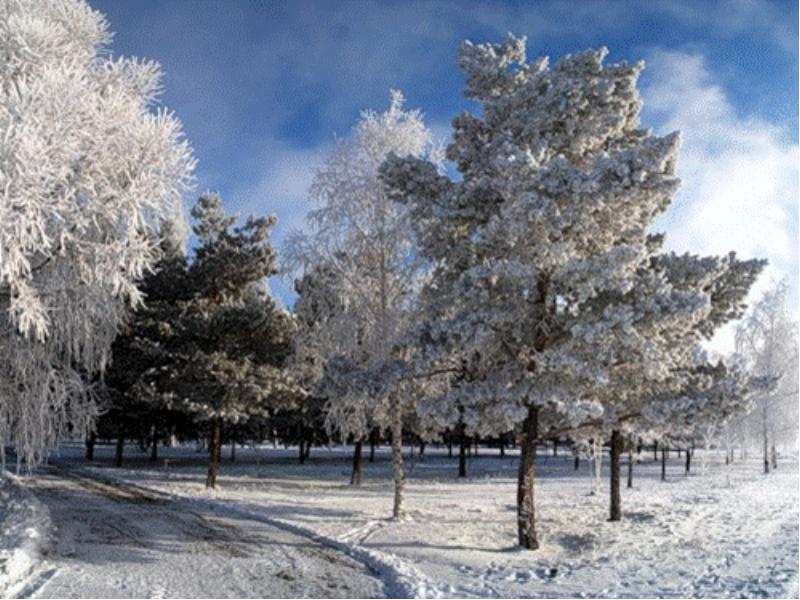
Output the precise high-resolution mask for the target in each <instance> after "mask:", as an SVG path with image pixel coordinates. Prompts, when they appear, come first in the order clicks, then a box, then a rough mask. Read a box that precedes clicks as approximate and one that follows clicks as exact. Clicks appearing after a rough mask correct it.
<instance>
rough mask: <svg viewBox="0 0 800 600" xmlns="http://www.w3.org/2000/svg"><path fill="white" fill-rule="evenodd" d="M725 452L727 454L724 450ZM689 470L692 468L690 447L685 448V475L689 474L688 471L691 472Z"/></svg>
mask: <svg viewBox="0 0 800 600" xmlns="http://www.w3.org/2000/svg"><path fill="white" fill-rule="evenodd" d="M725 454H726V455H727V451H726V452H725ZM691 470H692V449H691V448H687V449H686V476H687V477H688V476H689V473H690V472H691ZM701 470H702V469H701Z"/></svg>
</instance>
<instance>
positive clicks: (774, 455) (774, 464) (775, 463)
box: [771, 444, 778, 471]
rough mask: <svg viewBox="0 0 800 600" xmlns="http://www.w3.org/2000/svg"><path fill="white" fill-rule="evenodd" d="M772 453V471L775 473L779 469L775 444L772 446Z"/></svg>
mask: <svg viewBox="0 0 800 600" xmlns="http://www.w3.org/2000/svg"><path fill="white" fill-rule="evenodd" d="M771 453H772V470H773V471H774V470H775V469H777V468H778V451H777V450H776V449H775V444H772V450H771Z"/></svg>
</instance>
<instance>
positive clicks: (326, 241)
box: [286, 91, 439, 517]
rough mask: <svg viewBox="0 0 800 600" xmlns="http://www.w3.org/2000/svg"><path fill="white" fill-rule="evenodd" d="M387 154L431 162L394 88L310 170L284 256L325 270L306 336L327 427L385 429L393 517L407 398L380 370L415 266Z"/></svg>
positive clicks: (396, 333) (422, 135)
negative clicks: (305, 198)
mask: <svg viewBox="0 0 800 600" xmlns="http://www.w3.org/2000/svg"><path fill="white" fill-rule="evenodd" d="M391 153H395V154H398V155H401V156H412V157H416V158H430V159H431V160H432V161H433V163H432V164H435V165H437V164H438V161H439V159H438V157H437V156H436V153H435V146H434V144H433V137H432V134H431V132H430V131H429V130H428V129H427V128H426V127H425V124H424V123H423V119H422V115H421V114H420V112H419V111H416V110H412V111H407V110H404V108H403V96H402V95H401V94H400V93H399V92H396V91H395V92H392V95H391V104H390V106H389V109H388V110H387V111H386V112H383V113H375V112H371V111H367V112H364V113H363V114H362V116H361V120H360V121H359V122H358V124H357V125H356V127H355V129H354V131H353V132H352V135H351V136H350V137H348V138H347V139H344V140H340V141H339V142H338V143H337V145H336V148H335V149H334V150H333V152H332V153H331V155H330V156H329V157H328V159H327V161H326V162H325V164H324V165H323V166H322V168H320V169H319V170H318V171H317V173H316V175H315V177H314V182H313V185H312V187H311V197H312V199H313V200H314V201H315V202H316V208H314V209H313V210H312V211H311V212H310V213H309V215H308V228H307V229H306V230H305V231H296V232H294V233H293V235H292V236H291V237H290V240H289V242H288V249H287V253H286V261H287V266H288V267H289V269H290V270H298V269H299V270H304V271H306V272H310V271H311V270H313V269H315V268H324V269H325V270H326V272H327V273H328V274H329V275H328V277H327V281H328V282H329V284H330V285H329V287H328V291H329V293H330V294H332V295H334V296H335V297H336V298H337V302H338V303H339V305H340V307H339V309H338V310H337V312H336V314H335V315H332V316H331V317H330V318H328V319H326V320H325V322H324V324H321V325H320V327H318V328H317V334H316V337H317V341H316V342H313V343H315V344H316V345H317V346H318V349H319V350H318V353H319V355H320V356H321V357H322V358H323V361H322V362H323V364H324V377H323V376H322V373H320V376H319V379H318V382H319V385H320V386H321V387H320V388H319V389H320V390H322V389H323V388H324V391H320V394H321V395H323V396H325V397H327V399H328V402H327V412H328V424H329V426H330V427H331V428H332V429H335V430H336V431H338V432H339V433H340V434H341V435H342V436H344V437H347V436H349V435H352V436H353V437H354V439H355V440H356V443H357V444H359V443H360V441H361V440H363V439H364V438H365V437H366V436H367V435H368V434H369V432H370V430H371V429H372V428H373V427H374V426H378V427H381V428H388V429H390V430H391V437H392V456H393V469H394V479H395V488H396V489H395V492H396V493H395V501H394V507H393V515H394V516H395V517H400V516H401V515H402V511H403V508H402V488H403V481H404V475H403V462H402V461H403V457H402V424H403V415H404V414H405V413H406V412H407V411H409V410H411V409H412V408H413V402H412V401H411V399H410V398H409V397H407V396H406V397H403V395H402V394H401V390H400V389H399V387H398V386H397V385H394V384H393V383H392V382H396V381H398V380H396V379H393V378H391V377H389V376H387V369H389V368H390V367H389V365H390V364H392V363H393V361H396V360H398V353H397V352H398V348H397V347H396V344H397V342H398V340H400V339H401V337H402V335H403V333H404V331H405V329H406V327H407V324H408V321H409V315H410V314H411V309H412V307H413V303H414V298H415V293H416V289H417V288H418V286H419V281H420V277H421V273H422V271H421V267H422V265H421V261H420V255H419V254H418V252H417V251H416V248H415V241H414V237H413V229H412V227H411V223H410V221H409V218H410V213H409V210H408V209H407V208H406V207H404V206H402V205H400V204H397V203H395V202H393V201H392V200H391V199H390V198H389V197H388V195H387V194H386V192H385V190H384V187H383V184H382V182H381V181H380V180H379V178H378V168H379V167H380V165H381V163H383V161H384V160H385V159H386V157H387V156H388V155H389V154H391ZM434 168H436V167H434ZM308 343H312V342H311V341H310V340H309V341H308Z"/></svg>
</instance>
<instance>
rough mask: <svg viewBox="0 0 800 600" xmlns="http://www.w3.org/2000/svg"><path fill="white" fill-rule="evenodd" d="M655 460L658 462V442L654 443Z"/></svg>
mask: <svg viewBox="0 0 800 600" xmlns="http://www.w3.org/2000/svg"><path fill="white" fill-rule="evenodd" d="M653 460H655V461H657V460H658V442H653Z"/></svg>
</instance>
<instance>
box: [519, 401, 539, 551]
mask: <svg viewBox="0 0 800 600" xmlns="http://www.w3.org/2000/svg"><path fill="white" fill-rule="evenodd" d="M538 436H539V408H538V407H536V406H531V407H529V408H528V416H527V417H526V419H525V422H524V424H523V430H522V439H521V440H520V455H519V473H518V476H517V538H518V540H519V545H520V546H522V547H523V548H526V549H528V550H536V549H537V548H538V547H539V540H538V539H537V537H536V504H535V502H534V481H535V478H536V441H537V438H538Z"/></svg>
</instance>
